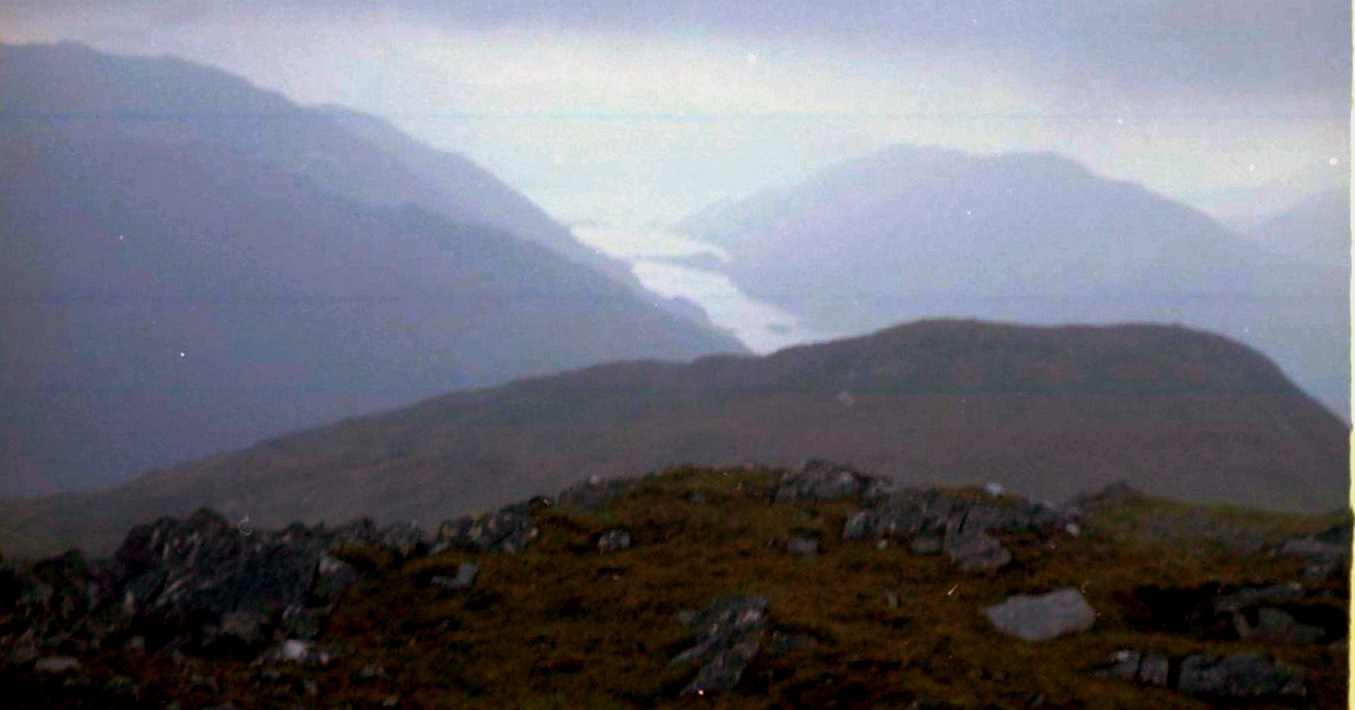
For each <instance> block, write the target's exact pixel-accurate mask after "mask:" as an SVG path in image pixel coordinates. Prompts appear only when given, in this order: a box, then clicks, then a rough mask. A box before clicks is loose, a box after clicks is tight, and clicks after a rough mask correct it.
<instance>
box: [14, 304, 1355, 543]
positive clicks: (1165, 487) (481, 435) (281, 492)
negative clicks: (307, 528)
mask: <svg viewBox="0 0 1355 710" xmlns="http://www.w3.org/2000/svg"><path fill="white" fill-rule="evenodd" d="M1346 452H1347V442H1346V429H1345V427H1344V425H1343V424H1342V422H1341V421H1340V420H1338V419H1337V418H1336V417H1334V416H1332V415H1331V414H1330V413H1329V412H1328V411H1326V410H1325V409H1323V408H1322V407H1321V406H1320V405H1319V404H1317V403H1316V402H1315V401H1313V400H1312V399H1310V398H1309V397H1307V396H1306V395H1304V394H1303V393H1302V392H1301V391H1299V390H1298V389H1297V388H1295V387H1294V386H1293V385H1292V384H1291V383H1290V382H1289V381H1288V380H1287V379H1286V378H1285V377H1284V375H1283V374H1282V373H1281V372H1280V371H1279V369H1277V368H1276V367H1275V366H1274V365H1273V364H1272V363H1271V362H1270V361H1268V360H1267V359H1266V358H1265V357H1263V356H1262V355H1260V354H1259V353H1257V352H1255V351H1254V350H1251V349H1249V348H1247V347H1245V346H1243V345H1241V344H1239V343H1236V342H1234V341H1231V340H1228V339H1225V338H1222V337H1219V336H1215V335H1210V334H1206V333H1201V332H1197V331H1192V330H1187V329H1184V328H1175V327H1164V326H1149V325H1127V326H1114V327H1090V326H1067V327H1057V328H1054V327H1029V326H1014V325H1001V324H991V323H980V322H972V321H971V322H964V321H931V322H920V323H915V324H910V325H905V326H900V327H896V328H893V329H890V330H886V331H882V332H880V333H877V334H874V335H871V336H869V337H863V338H856V339H850V340H840V341H834V342H830V343H825V344H821V345H812V346H803V347H796V348H791V349H787V350H783V351H781V352H779V353H776V354H773V355H769V356H766V357H749V356H712V357H707V358H702V359H699V360H697V361H695V362H693V363H691V364H685V365H684V364H675V363H658V362H632V363H621V364H611V365H602V366H597V367H593V368H589V369H585V370H582V371H578V372H572V373H566V374H560V375H553V376H548V377H541V378H534V379H526V380H520V381H517V382H513V383H511V384H508V385H504V386H501V387H497V388H493V389H485V390H478V391H467V392H459V393H454V394H450V395H446V396H443V397H439V398H436V399H430V400H428V401H425V402H422V403H419V404H417V405H415V406H412V407H408V408H406V409H402V410H400V411H396V412H391V413H389V414H382V415H376V416H370V417H365V418H361V419H354V420H350V421H346V422H343V423H340V424H338V425H335V426H331V427H326V428H321V429H316V430H313V431H309V432H304V433H299V434H296V435H291V436H286V437H282V438H278V439H274V440H271V441H267V442H264V443H261V444H259V445H257V446H255V447H253V448H250V449H248V450H245V451H241V452H238V453H233V454H224V455H220V456H216V457H212V458H208V459H204V460H201V461H197V462H194V463H189V464H185V465H181V466H177V467H174V468H172V469H168V470H163V471H157V472H153V473H148V474H145V475H142V476H139V477H137V478H135V479H133V480H131V481H128V482H126V483H123V484H120V485H118V486H115V487H112V488H109V489H107V490H103V491H98V492H93V493H82V494H67V495H61V496H55V497H49V498H44V499H39V500H31V501H21V502H17V503H6V504H3V505H0V521H3V523H0V546H3V547H4V548H5V549H6V550H15V551H19V550H26V551H33V552H45V551H48V550H51V549H55V548H57V547H59V546H60V544H63V543H79V544H81V545H84V546H86V548H87V549H92V550H96V551H97V550H106V549H107V548H108V546H109V545H111V544H113V543H114V542H116V541H117V540H118V539H121V536H122V535H123V534H124V533H125V532H126V530H127V529H128V527H129V526H131V525H132V524H133V523H136V522H142V521H146V520H151V519H154V518H155V517H156V516H159V515H182V514H186V512H188V511H191V510H193V509H194V508H196V507H197V506H200V505H207V506H211V507H213V508H215V509H218V510H220V511H222V512H223V513H225V514H226V515H227V516H231V517H232V519H237V520H238V519H241V518H243V517H244V516H249V518H250V520H251V521H254V522H255V523H257V524H281V523H282V522H283V521H291V520H294V519H303V520H309V521H315V520H331V521H339V520H346V519H349V518H352V517H354V516H359V515H367V514H371V515H375V516H377V517H378V518H379V519H383V520H409V519H415V520H418V521H420V522H421V523H422V524H424V525H434V524H435V523H436V521H438V520H442V519H445V518H448V517H451V516H453V515H455V514H459V513H462V512H466V511H470V510H474V509H484V508H489V507H494V506H497V505H501V504H504V503H507V502H509V501H511V500H515V499H520V498H522V497H525V496H526V495H529V494H530V493H532V492H550V491H553V490H556V489H558V488H560V487H562V486H564V485H566V484H568V483H569V482H572V481H575V480H578V479H579V478H580V477H585V476H588V475H591V474H597V475H601V476H613V475H628V474H631V473H634V472H635V471H645V470H651V469H656V468H660V467H663V466H667V465H670V464H673V463H676V462H691V463H703V464H704V463H717V462H723V463H739V462H743V461H750V460H752V461H759V462H765V463H770V464H783V465H793V464H795V463H798V462H799V461H800V460H802V459H804V458H806V457H810V456H824V457H829V458H833V459H836V460H840V461H851V462H855V463H856V464H857V465H860V466H864V467H869V468H870V469H872V470H875V471H878V472H880V473H882V474H886V475H889V476H892V477H894V478H896V479H898V480H899V481H901V482H905V483H924V484H926V483H982V482H984V481H998V482H1001V483H1003V484H1005V485H1006V486H1007V487H1009V488H1011V489H1014V490H1020V491H1023V492H1025V493H1026V494H1028V495H1031V496H1033V497H1035V498H1036V499H1061V498H1066V497H1068V496H1071V495H1073V494H1075V493H1078V492H1084V491H1090V490H1093V489H1097V488H1100V487H1102V486H1105V485H1107V484H1109V483H1111V482H1114V481H1117V480H1126V481H1129V482H1130V483H1132V484H1133V485H1136V486H1141V487H1143V488H1146V489H1148V490H1152V491H1156V492H1160V493H1163V494H1169V495H1173V496H1180V497H1184V498H1187V499H1192V500H1215V501H1229V502H1234V503H1250V504H1255V505H1259V506H1263V507H1269V508H1291V509H1309V510H1327V509H1332V508H1335V507H1337V506H1339V504H1340V503H1341V501H1343V500H1345V498H1344V496H1345V492H1346V486H1347V479H1348V473H1347V469H1346V462H1347V453H1346Z"/></svg>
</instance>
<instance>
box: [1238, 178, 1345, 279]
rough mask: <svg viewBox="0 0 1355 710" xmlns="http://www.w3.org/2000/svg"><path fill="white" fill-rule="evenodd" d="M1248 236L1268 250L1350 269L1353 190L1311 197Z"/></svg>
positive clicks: (1262, 224) (1273, 217) (1330, 189)
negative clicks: (1351, 199)
mask: <svg viewBox="0 0 1355 710" xmlns="http://www.w3.org/2000/svg"><path fill="white" fill-rule="evenodd" d="M1246 235H1247V236H1248V237H1250V238H1251V239H1252V240H1253V241H1254V242H1256V243H1257V244H1258V245H1260V246H1261V247H1262V248H1264V249H1266V250H1267V251H1271V252H1274V253H1276V254H1283V255H1285V256H1291V257H1294V258H1295V259H1302V260H1304V261H1308V262H1310V263H1313V264H1320V265H1322V266H1324V267H1336V268H1340V269H1344V270H1346V271H1349V270H1350V247H1351V243H1350V238H1351V235H1350V187H1349V186H1346V187H1333V188H1329V189H1326V190H1323V191H1321V192H1318V193H1315V194H1313V195H1310V196H1309V197H1307V198H1306V199H1303V200H1300V201H1299V202H1298V203H1297V204H1295V205H1293V206H1292V207H1290V208H1288V209H1286V210H1282V211H1281V212H1279V213H1278V214H1275V215H1272V216H1271V217H1270V218H1269V219H1267V220H1265V221H1264V222H1262V223H1261V224H1260V225H1258V226H1257V227H1256V228H1254V229H1251V230H1248V231H1247V232H1246Z"/></svg>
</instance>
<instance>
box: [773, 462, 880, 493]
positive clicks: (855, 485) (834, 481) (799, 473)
mask: <svg viewBox="0 0 1355 710" xmlns="http://www.w3.org/2000/svg"><path fill="white" fill-rule="evenodd" d="M893 492H894V482H893V481H891V480H889V479H887V478H881V477H879V476H871V475H868V474H865V473H861V472H860V471H857V470H856V469H854V468H851V467H850V466H843V465H839V464H835V463H833V462H831V461H825V460H823V459H809V460H807V461H805V462H804V464H803V465H801V466H800V468H798V469H796V470H794V471H790V472H788V473H786V474H785V475H784V476H782V477H781V482H780V485H779V486H778V487H777V489H776V502H777V503H793V502H797V501H806V502H823V501H834V500H844V499H848V498H853V499H859V500H860V501H862V502H863V503H873V502H877V501H880V500H883V499H885V498H887V497H888V496H889V494H891V493H893Z"/></svg>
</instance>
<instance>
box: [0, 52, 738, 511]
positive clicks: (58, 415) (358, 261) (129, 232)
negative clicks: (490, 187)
mask: <svg viewBox="0 0 1355 710" xmlns="http://www.w3.org/2000/svg"><path fill="white" fill-rule="evenodd" d="M3 51H4V61H3V62H0V105H3V107H4V110H5V113H4V115H3V116H4V118H3V121H0V153H2V154H3V155H4V156H5V161H6V166H5V169H4V171H3V172H0V204H3V206H4V209H3V212H0V234H3V235H4V243H3V249H4V258H3V259H0V298H3V300H4V308H3V310H0V331H2V332H3V333H4V334H5V337H4V338H0V388H2V389H3V393H4V395H3V396H4V397H5V400H6V406H5V407H4V408H3V412H2V413H0V425H2V426H0V431H3V432H4V436H3V437H2V438H0V461H2V462H3V464H0V466H3V468H0V483H2V484H3V485H0V494H7V495H14V494H21V493H31V492H34V491H41V490H44V489H45V490H51V489H53V488H68V487H71V486H76V485H89V484H91V483H96V482H99V483H107V482H111V481H114V480H117V479H118V478H120V477H122V476H125V475H127V474H129V473H132V472H135V471H138V470H145V469H146V468H149V467H152V466H160V465H166V464H168V463H171V462H174V461H180V460H184V459H187V458H191V457H197V456H202V455H206V454H209V453H212V452H214V451H220V450H223V449H228V448H232V447H238V446H243V445H246V444H247V443H249V442H252V441H257V440H258V439H260V438H262V437H264V436H268V435H273V434H276V433H278V432H279V431H285V430H288V429H294V428H299V427H303V426H314V425H316V424H319V423H321V422H324V421H327V420H332V419H335V418H339V417H343V416H351V415H354V414H358V413H364V412H370V411H374V410H378V409H384V408H391V407H395V406H398V405H402V404H407V403H409V402H412V401H415V400H417V399H419V398H422V397H427V396H430V395H432V394H436V393H440V392H445V391H447V390H449V389H454V388H458V387H465V386H471V385H483V384H488V383H493V382H502V381H504V380H508V379H511V378H512V377H517V376H522V375H524V374H532V373H542V372H548V371H554V370H558V369H561V368H568V367H578V366H582V365H586V364H590V363H596V362H600V361H604V360H612V359H617V358H636V357H656V356H663V357H668V358H673V357H676V358H690V357H694V356H697V355H701V354H707V353H711V352H737V351H740V350H741V347H740V346H739V344H738V343H737V342H736V341H734V340H733V339H732V338H729V337H725V336H723V335H720V334H717V333H714V332H712V331H709V330H706V329H704V328H701V327H698V326H696V325H694V324H692V323H690V322H687V321H684V320H682V319H679V318H676V317H674V316H672V315H671V314H668V313H666V312H664V311H663V310H661V309H659V308H656V307H655V306H654V305H652V304H651V303H650V302H649V301H648V299H646V298H644V297H642V296H641V295H640V294H639V293H637V292H635V291H634V290H632V289H631V288H629V287H627V286H625V285H623V284H620V283H618V282H617V281H615V280H613V279H610V278H608V277H606V276H604V275H602V274H600V273H599V272H597V271H595V270H593V269H590V268H587V267H585V266H582V265H580V264H576V263H573V262H571V261H568V260H566V259H563V258H561V257H559V256H558V255H556V254H555V253H553V252H551V251H548V250H547V249H545V248H542V247H540V246H537V245H536V244H532V243H530V242H525V241H522V240H518V239H516V238H514V236H512V235H509V234H507V233H505V232H502V231H500V230H498V229H496V228H493V227H485V226H470V225H468V224H466V223H460V222H454V221H452V220H450V219H448V218H447V217H446V216H445V214H438V213H435V212H433V211H430V210H427V209H423V208H420V207H418V206H411V205H405V206H398V207H397V206H390V205H387V204H385V201H384V200H381V199H380V198H379V196H367V195H354V194H342V192H343V191H339V192H336V191H335V190H334V189H331V188H334V183H335V181H337V180H339V179H340V178H342V179H343V180H348V181H349V182H351V183H353V184H354V185H356V184H358V183H359V182H360V181H358V180H356V177H358V176H361V177H363V178H366V179H367V180H369V181H370V183H371V184H372V185H374V186H381V188H382V189H386V188H389V186H390V185H392V184H400V183H398V182H397V181H399V180H404V181H405V184H408V185H410V186H411V187H410V189H411V191H413V190H414V189H415V188H416V187H417V186H418V185H419V184H420V183H419V181H418V180H411V179H410V178H409V176H408V175H407V174H406V173H404V172H402V171H403V168H402V167H401V163H400V161H398V160H396V159H394V158H391V157H389V156H386V155H385V154H383V153H381V152H380V151H376V150H371V149H367V150H366V151H365V152H364V149H363V146H367V145H368V144H366V143H364V142H362V141H360V140H356V139H353V138H350V137H348V133H347V132H346V131H345V130H343V129H342V128H340V127H339V126H336V125H329V124H323V123H318V122H316V120H314V118H313V117H312V118H307V117H306V116H308V114H306V113H305V112H300V111H298V110H297V109H296V108H295V107H294V106H292V105H291V104H289V103H287V102H286V101H285V100H284V99H282V98H281V97H278V96H276V95H272V94H268V93H266V92H262V91H259V90H257V89H254V88H253V87H251V86H249V85H248V84H246V83H244V82H242V81H239V80H237V79H233V78H231V77H228V76H225V75H222V74H220V73H219V72H215V71H213V70H208V69H203V68H200V67H193V66H191V65H186V64H183V63H181V62H176V61H172V60H131V59H128V60H122V59H113V58H109V57H105V56H102V55H99V54H96V53H93V52H91V51H89V50H86V49H83V48H79V47H69V46H60V47H6V48H4V49H3ZM124 70H125V71H124ZM293 116H299V118H298V120H297V121H295V122H293V121H292V120H291V117H293ZM293 137H295V140H293ZM250 141H253V143H252V144H251V143H250ZM321 143H323V144H324V145H323V150H324V151H325V154H326V155H342V156H344V159H345V160H346V161H347V162H346V163H344V164H343V166H342V167H341V169H340V168H336V170H335V172H334V173H333V174H332V175H330V176H328V177H327V176H326V175H325V174H324V173H323V171H321V170H319V169H316V170H297V169H293V168H295V167H296V166H295V165H292V164H289V163H288V161H289V160H292V159H295V158H297V156H298V155H300V153H299V151H303V150H305V149H306V148H307V147H315V148H316V149H317V150H318V149H320V148H319V146H320V144H321ZM288 151H292V152H290V153H289V152H288ZM331 178H332V179H331ZM374 189H376V188H374ZM429 189H430V192H429V195H430V198H429V199H432V197H435V196H436V194H441V193H437V192H436V191H435V190H432V187H430V188H429ZM348 192H349V193H351V192H352V191H351V190H350V191H348ZM468 194H469V191H468ZM358 198H361V199H358ZM369 198H370V199H369ZM469 217H470V218H474V217H475V215H471V216H469Z"/></svg>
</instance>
